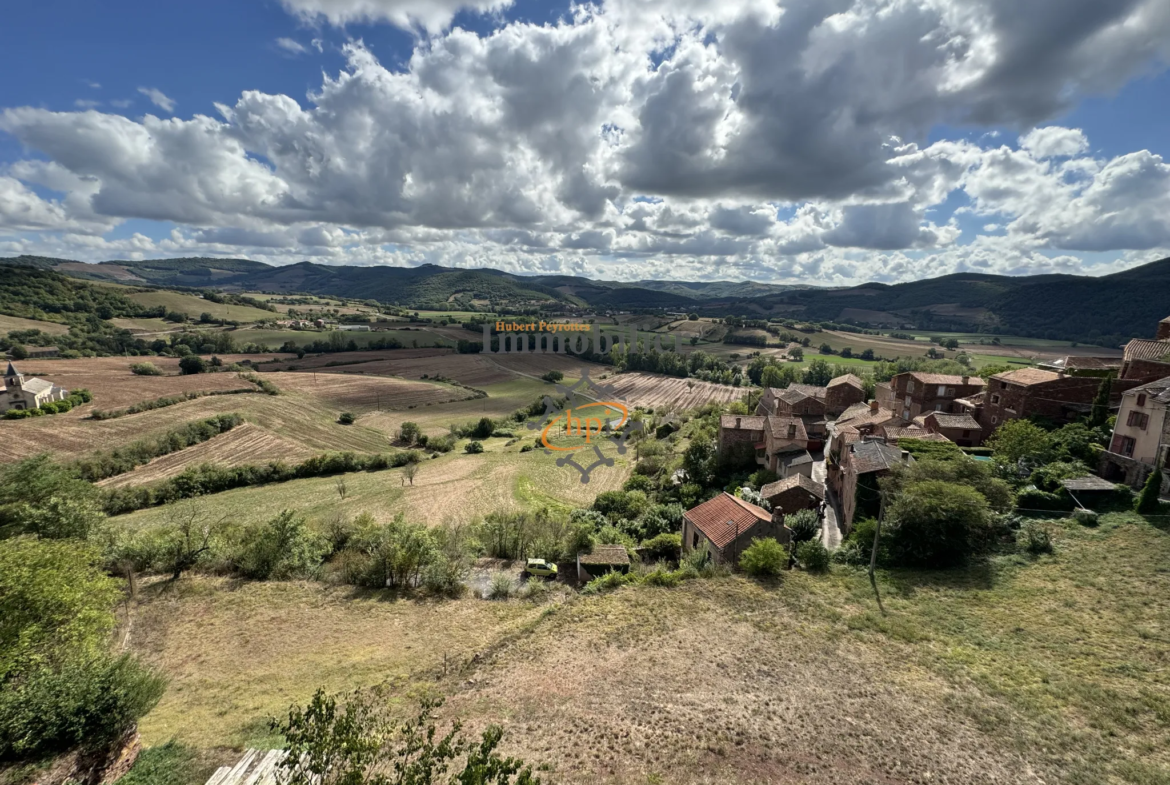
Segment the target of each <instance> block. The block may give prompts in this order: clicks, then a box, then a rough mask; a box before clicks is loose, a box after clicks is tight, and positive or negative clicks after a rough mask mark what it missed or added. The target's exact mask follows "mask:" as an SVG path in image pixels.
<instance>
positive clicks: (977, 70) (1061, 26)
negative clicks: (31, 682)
mask: <svg viewBox="0 0 1170 785" xmlns="http://www.w3.org/2000/svg"><path fill="white" fill-rule="evenodd" d="M1168 65H1170V0H1109V2H1102V0H1028V2H1020V1H1019V0H613V1H612V2H610V1H608V0H606V1H604V2H599V3H596V4H569V3H564V2H555V3H554V2H536V1H535V0H513V2H508V0H263V1H261V0H231V2H228V1H227V0H203V2H200V3H186V2H181V1H177V2H168V3H159V2H157V0H154V1H153V2H145V1H144V0H123V1H122V2H118V3H112V2H103V1H102V0H41V1H40V2H37V3H4V4H2V5H0V72H2V73H4V74H6V75H7V77H8V78H6V79H4V80H0V256H12V255H18V254H35V255H41V256H53V257H60V258H67V259H78V260H83V261H91V262H93V261H104V260H111V259H148V258H170V257H180V256H212V257H232V258H248V259H255V260H258V261H263V262H268V263H270V264H290V263H295V262H300V261H306V260H307V261H312V262H317V263H321V264H351V265H394V266H417V265H420V264H425V263H431V264H439V265H445V266H450V267H492V268H496V269H500V270H506V271H509V272H514V273H520V274H548V273H564V274H570V275H584V276H589V277H593V278H605V279H618V280H639V279H649V278H655V279H675V280H696V281H702V280H754V281H760V282H772V283H805V284H816V285H848V284H854V283H860V282H864V281H884V282H897V281H908V280H917V279H922V278H929V277H934V276H938V275H943V274H947V273H953V272H985V273H996V274H1007V275H1027V274H1038V273H1052V272H1058V273H1075V274H1085V275H1103V274H1107V273H1110V272H1115V271H1118V270H1122V269H1127V268H1130V267H1134V266H1136V265H1139V264H1143V263H1145V262H1149V261H1152V260H1155V259H1160V258H1164V257H1167V256H1170V164H1168V163H1167V162H1166V161H1165V160H1164V157H1165V156H1166V155H1167V154H1170V69H1168Z"/></svg>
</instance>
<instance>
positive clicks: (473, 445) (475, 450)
mask: <svg viewBox="0 0 1170 785" xmlns="http://www.w3.org/2000/svg"><path fill="white" fill-rule="evenodd" d="M463 452H465V453H467V454H468V455H477V454H479V453H481V452H483V444H482V443H481V442H474V441H473V442H468V443H467V445H466V446H465V447H464V448H463Z"/></svg>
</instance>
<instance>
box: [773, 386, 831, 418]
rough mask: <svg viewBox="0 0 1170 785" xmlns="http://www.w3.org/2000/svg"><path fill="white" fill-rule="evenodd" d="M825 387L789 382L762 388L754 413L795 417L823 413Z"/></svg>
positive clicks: (820, 414)
mask: <svg viewBox="0 0 1170 785" xmlns="http://www.w3.org/2000/svg"><path fill="white" fill-rule="evenodd" d="M827 392H828V388H827V387H817V386H816V385H814V384H790V385H788V386H787V387H769V388H767V389H766V390H764V394H763V396H761V398H760V403H759V404H758V405H757V406H756V414H763V415H768V414H782V415H787V416H790V417H792V416H795V417H806V416H817V417H823V416H824V414H825V395H826V394H827Z"/></svg>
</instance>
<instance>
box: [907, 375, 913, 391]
mask: <svg viewBox="0 0 1170 785" xmlns="http://www.w3.org/2000/svg"><path fill="white" fill-rule="evenodd" d="M906 392H907V394H909V393H912V392H914V380H913V379H908V380H907V381H906Z"/></svg>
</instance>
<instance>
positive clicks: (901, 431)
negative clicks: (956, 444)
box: [882, 425, 945, 441]
mask: <svg viewBox="0 0 1170 785" xmlns="http://www.w3.org/2000/svg"><path fill="white" fill-rule="evenodd" d="M882 433H884V434H885V436H886V438H887V439H889V440H890V441H897V440H898V439H921V438H923V437H925V436H926V435H927V434H928V433H930V431H927V430H924V429H922V428H919V427H917V426H913V425H912V426H910V427H909V428H894V427H890V426H886V427H885V428H882ZM944 438H945V437H944Z"/></svg>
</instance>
